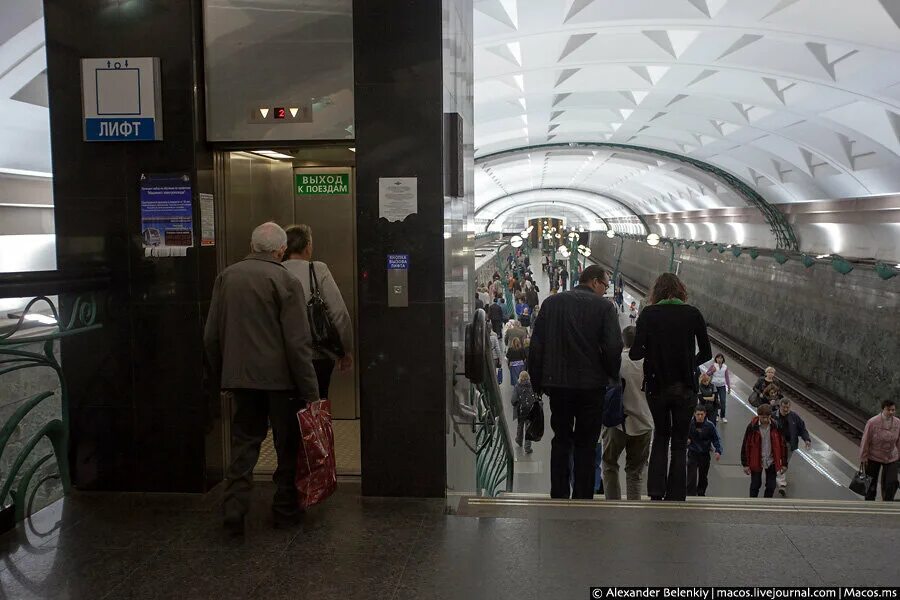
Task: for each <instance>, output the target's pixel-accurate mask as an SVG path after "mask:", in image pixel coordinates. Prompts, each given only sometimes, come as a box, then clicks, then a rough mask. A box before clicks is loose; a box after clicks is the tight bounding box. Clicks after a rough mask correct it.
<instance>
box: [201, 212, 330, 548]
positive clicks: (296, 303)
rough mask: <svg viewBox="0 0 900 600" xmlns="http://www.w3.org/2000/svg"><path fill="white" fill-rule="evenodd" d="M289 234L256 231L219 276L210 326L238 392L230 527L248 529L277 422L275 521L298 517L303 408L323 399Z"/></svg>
mask: <svg viewBox="0 0 900 600" xmlns="http://www.w3.org/2000/svg"><path fill="white" fill-rule="evenodd" d="M286 241H287V237H286V235H285V232H284V230H283V229H282V228H281V227H279V226H278V225H276V224H275V223H263V224H262V225H260V226H259V227H257V228H256V229H254V230H253V234H252V237H251V241H250V254H249V255H248V256H247V257H246V258H245V259H244V260H242V261H240V262H238V263H236V264H233V265H231V266H230V267H228V268H226V269H225V270H224V271H222V272H221V273H220V274H219V276H218V277H217V278H216V283H215V287H214V288H213V294H212V301H211V303H210V307H209V315H208V317H207V321H206V330H205V332H204V343H205V345H206V353H207V355H208V357H209V362H210V365H211V366H212V369H213V371H214V372H215V373H216V375H217V376H218V377H219V381H220V384H221V388H222V389H223V390H230V391H231V392H232V393H233V394H234V403H235V413H234V421H233V423H232V426H231V465H229V467H228V471H227V473H226V486H225V499H224V506H223V510H224V517H225V527H226V529H228V530H230V531H231V532H232V533H235V534H241V533H243V531H244V517H245V515H246V514H247V512H248V511H249V508H250V490H251V487H252V484H253V468H254V467H255V466H256V461H257V459H258V458H259V449H260V445H261V444H262V442H263V440H265V438H266V434H267V433H268V423H271V424H272V434H273V438H274V441H275V453H276V455H277V457H278V467H277V468H276V470H275V474H274V475H273V476H272V480H273V481H274V482H275V485H276V486H277V489H276V491H275V498H274V499H273V501H272V513H273V518H274V525H275V527H285V526H290V525H292V524H294V523H296V522H297V520H298V518H299V510H298V508H297V490H296V489H295V487H294V476H295V473H296V464H297V450H298V446H299V442H300V430H299V426H298V423H297V416H296V415H297V411H298V410H300V408H302V407H303V405H304V403H305V402H311V401H315V400H317V399H318V398H319V388H318V384H317V382H316V372H315V370H314V369H313V364H312V340H311V336H310V330H309V322H308V321H307V316H306V298H305V295H304V293H303V288H302V287H301V286H300V283H299V282H298V281H297V279H296V278H295V277H294V276H293V275H291V274H290V273H289V272H288V270H287V269H285V268H284V266H282V264H281V259H282V256H283V255H284V251H285V248H286Z"/></svg>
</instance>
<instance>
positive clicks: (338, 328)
mask: <svg viewBox="0 0 900 600" xmlns="http://www.w3.org/2000/svg"><path fill="white" fill-rule="evenodd" d="M285 232H286V233H287V250H286V251H285V253H284V257H285V260H284V262H283V263H282V264H284V266H285V268H287V270H288V271H290V272H291V274H292V275H294V277H296V278H297V279H299V280H300V285H301V286H302V287H303V292H304V293H305V294H306V300H307V315H308V316H309V320H310V323H309V328H310V331H311V332H312V337H313V361H312V362H313V367H315V369H316V376H317V377H318V380H319V397H321V398H328V387H329V385H330V383H331V374H332V372H333V371H334V363H335V360H337V362H338V368H339V369H340V370H341V371H348V370H350V368H351V367H352V366H353V325H352V321H351V320H350V313H349V311H348V310H347V305H346V304H345V303H344V298H343V296H341V291H340V290H339V289H338V286H337V283H335V281H334V277H332V275H331V271H329V270H328V265H326V264H325V263H323V262H320V261H313V260H312V255H313V239H312V229H310V227H309V225H291V226H290V227H288V228H287V229H285Z"/></svg>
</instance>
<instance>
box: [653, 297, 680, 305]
mask: <svg viewBox="0 0 900 600" xmlns="http://www.w3.org/2000/svg"><path fill="white" fill-rule="evenodd" d="M657 304H684V302H683V301H682V300H679V299H678V298H669V299H668V300H660V301H659V302H657Z"/></svg>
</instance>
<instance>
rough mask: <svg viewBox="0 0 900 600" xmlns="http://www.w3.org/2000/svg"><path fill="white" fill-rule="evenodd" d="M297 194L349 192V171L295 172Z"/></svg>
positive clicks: (318, 194) (312, 194)
mask: <svg viewBox="0 0 900 600" xmlns="http://www.w3.org/2000/svg"><path fill="white" fill-rule="evenodd" d="M294 178H295V181H296V183H297V195H298V196H323V195H324V196H329V195H338V194H349V193H350V173H297V174H296V175H295V176H294Z"/></svg>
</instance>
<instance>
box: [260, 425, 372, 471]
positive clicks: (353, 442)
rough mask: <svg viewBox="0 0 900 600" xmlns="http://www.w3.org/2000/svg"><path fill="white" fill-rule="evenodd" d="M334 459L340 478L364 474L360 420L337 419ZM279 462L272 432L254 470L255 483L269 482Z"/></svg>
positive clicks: (267, 437)
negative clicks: (361, 456) (361, 455)
mask: <svg viewBox="0 0 900 600" xmlns="http://www.w3.org/2000/svg"><path fill="white" fill-rule="evenodd" d="M333 427H334V458H335V463H336V466H337V474H338V476H359V475H360V474H361V473H362V465H361V462H362V461H361V459H360V440H359V419H335V420H334V421H333ZM277 464H278V461H277V459H276V457H275V446H274V445H273V444H272V430H271V429H270V430H269V434H268V435H267V436H266V439H265V441H264V442H263V444H262V447H261V448H260V450H259V461H258V462H257V463H256V468H255V469H253V479H254V480H255V481H268V480H270V479H271V478H272V473H274V472H275V466H276V465H277Z"/></svg>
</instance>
